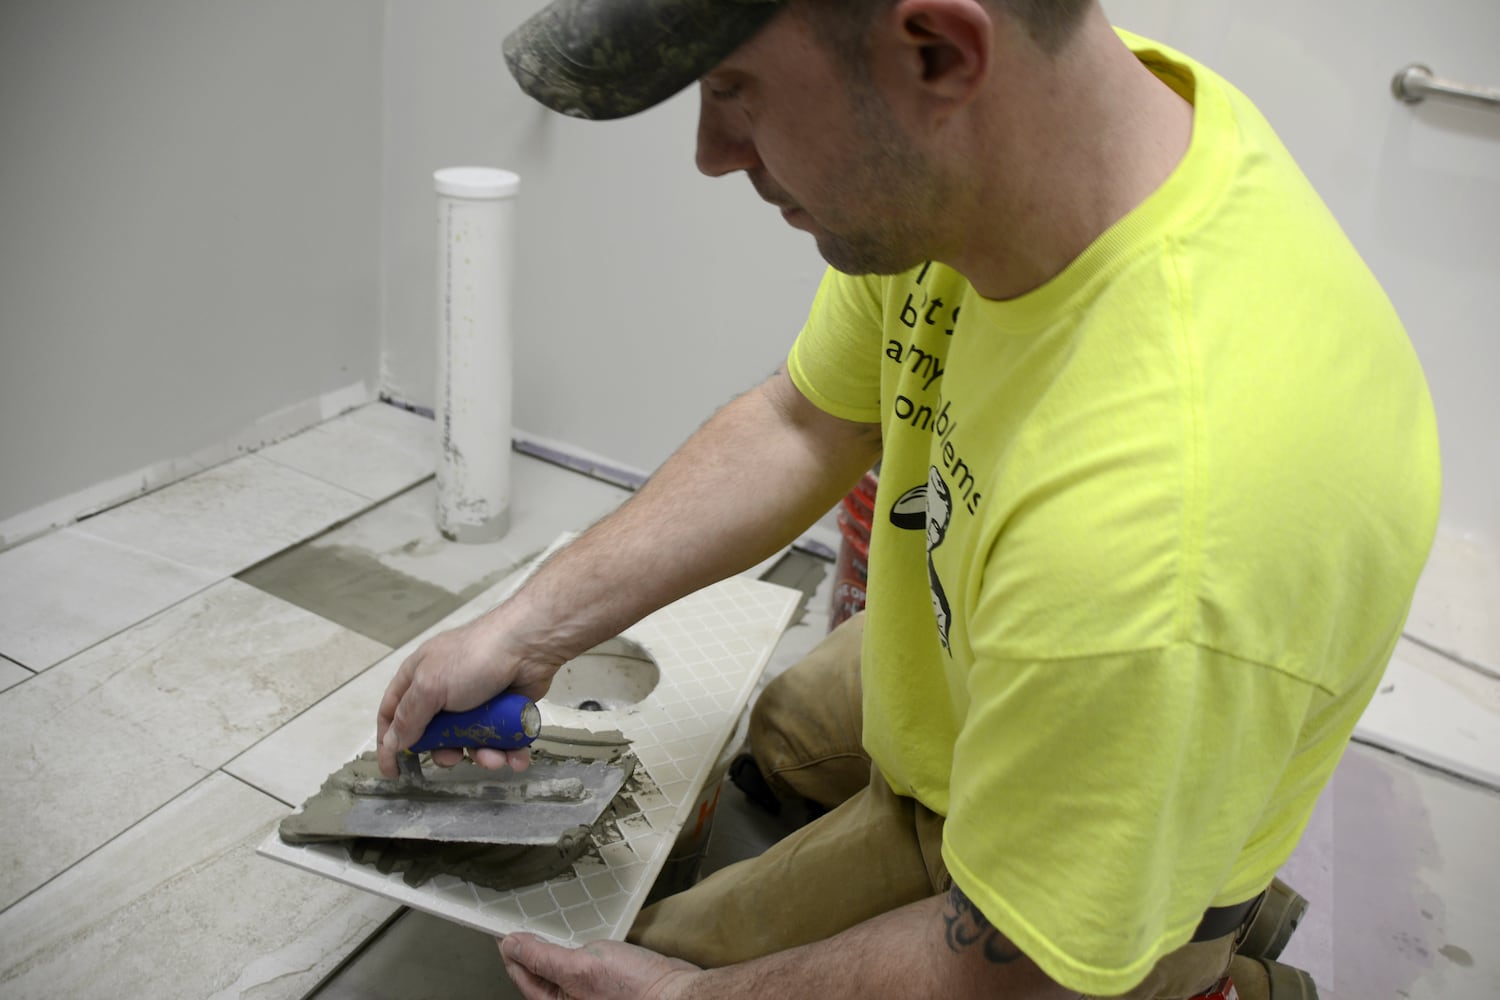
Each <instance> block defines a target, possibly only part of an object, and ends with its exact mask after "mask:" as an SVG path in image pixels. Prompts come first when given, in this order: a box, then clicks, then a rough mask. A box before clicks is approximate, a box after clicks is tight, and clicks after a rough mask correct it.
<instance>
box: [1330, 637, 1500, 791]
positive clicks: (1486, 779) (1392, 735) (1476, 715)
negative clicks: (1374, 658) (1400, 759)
mask: <svg viewBox="0 0 1500 1000" xmlns="http://www.w3.org/2000/svg"><path fill="white" fill-rule="evenodd" d="M1354 735H1355V736H1356V737H1358V738H1359V739H1362V740H1364V741H1366V742H1369V743H1374V744H1376V745H1378V746H1382V747H1385V748H1386V749H1388V750H1394V751H1396V752H1397V753H1400V754H1405V755H1406V756H1408V757H1413V758H1415V759H1417V760H1420V761H1423V762H1425V763H1428V764H1431V765H1433V766H1435V767H1440V768H1442V769H1443V770H1446V771H1451V772H1453V773H1454V774H1459V775H1463V776H1464V777H1467V778H1469V779H1470V780H1473V781H1479V782H1482V783H1484V784H1487V785H1489V786H1490V787H1491V788H1494V787H1500V681H1497V680H1495V679H1494V678H1492V677H1488V676H1485V675H1484V674H1481V673H1479V672H1478V671H1476V670H1473V669H1470V668H1469V667H1465V666H1462V665H1460V664H1457V663H1454V662H1453V661H1451V660H1449V659H1448V658H1447V657H1445V656H1442V655H1441V654H1438V653H1434V652H1432V651H1431V650H1428V649H1424V648H1422V647H1421V646H1418V645H1417V644H1416V643H1414V642H1411V641H1409V640H1406V639H1402V640H1401V641H1400V642H1399V643H1397V645H1396V653H1395V655H1394V656H1392V657H1391V662H1390V665H1389V666H1388V667H1387V668H1386V672H1385V677H1384V678H1383V679H1382V680H1381V682H1380V687H1379V688H1378V689H1376V693H1375V697H1374V698H1373V699H1372V700H1371V702H1370V705H1369V707H1368V708H1366V709H1365V713H1364V715H1362V716H1361V717H1360V720H1359V724H1358V725H1357V726H1355V728H1354Z"/></svg>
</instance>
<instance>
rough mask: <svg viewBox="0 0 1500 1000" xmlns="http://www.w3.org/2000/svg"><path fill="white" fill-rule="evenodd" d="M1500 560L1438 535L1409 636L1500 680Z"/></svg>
mask: <svg viewBox="0 0 1500 1000" xmlns="http://www.w3.org/2000/svg"><path fill="white" fill-rule="evenodd" d="M1496 608H1500V554H1497V553H1495V552H1493V551H1489V550H1487V549H1485V548H1484V547H1482V546H1480V545H1479V544H1478V543H1476V542H1473V541H1470V540H1468V539H1464V538H1459V537H1457V536H1455V535H1451V534H1449V533H1448V532H1446V531H1439V532H1438V535H1437V538H1436V539H1435V540H1434V541H1433V545H1432V555H1431V557H1430V558H1429V559H1428V560H1427V568H1426V570H1425V571H1424V572H1423V573H1422V579H1421V581H1420V582H1419V583H1418V584H1417V593H1416V597H1415V598H1414V599H1413V600H1412V606H1411V614H1410V616H1409V617H1408V618H1407V622H1406V631H1407V634H1408V635H1410V636H1412V637H1414V638H1416V639H1417V640H1418V641H1420V642H1421V643H1422V644H1423V645H1424V646H1429V647H1431V648H1433V649H1436V650H1438V651H1440V652H1443V653H1447V654H1449V655H1451V656H1453V657H1456V658H1457V659H1460V660H1464V661H1467V662H1470V663H1477V664H1480V665H1481V666H1484V667H1487V668H1489V670H1490V671H1491V672H1492V673H1495V674H1500V614H1496V613H1495V609H1496Z"/></svg>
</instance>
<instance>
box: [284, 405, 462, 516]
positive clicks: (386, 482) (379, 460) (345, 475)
mask: <svg viewBox="0 0 1500 1000" xmlns="http://www.w3.org/2000/svg"><path fill="white" fill-rule="evenodd" d="M257 454H258V455H260V456H261V457H262V458H266V459H269V460H271V461H272V462H276V463H277V464H279V465H284V466H287V467H288V468H292V469H296V470H298V471H299V472H305V473H307V474H308V475H309V476H313V477H314V478H317V479H321V480H323V481H324V482H326V483H331V484H333V485H334V486H339V487H342V488H343V489H346V490H349V491H350V492H352V493H358V494H359V495H360V496H362V497H365V498H367V499H370V500H381V499H384V498H385V497H388V496H391V495H392V494H395V493H399V492H400V491H401V490H404V489H406V488H407V487H409V486H411V485H413V484H414V483H417V482H419V481H420V480H422V479H425V478H427V477H428V476H431V475H432V474H433V472H434V471H435V470H436V468H437V455H438V444H437V433H436V425H435V424H434V423H433V421H431V420H429V419H427V418H426V417H419V416H417V415H416V414H415V413H411V412H408V411H407V410H403V409H401V408H400V407H398V406H391V405H390V404H388V403H370V404H368V405H366V406H362V407H360V408H359V409H357V410H351V411H350V412H348V413H345V414H343V415H342V416H338V417H334V418H333V419H332V420H328V421H325V422H323V423H321V424H318V425H317V426H316V427H312V428H310V429H308V430H306V431H303V432H302V433H301V434H298V435H296V436H295V437H291V438H288V439H287V440H285V441H282V442H280V443H278V444H274V445H271V446H270V447H268V448H263V449H261V450H260V451H259V452H257Z"/></svg>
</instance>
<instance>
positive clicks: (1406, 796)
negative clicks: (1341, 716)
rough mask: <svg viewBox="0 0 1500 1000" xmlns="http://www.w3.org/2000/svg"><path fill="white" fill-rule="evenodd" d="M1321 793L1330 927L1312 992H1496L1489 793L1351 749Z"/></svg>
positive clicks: (1479, 996) (1465, 996)
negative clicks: (1328, 828) (1328, 800)
mask: <svg viewBox="0 0 1500 1000" xmlns="http://www.w3.org/2000/svg"><path fill="white" fill-rule="evenodd" d="M1326 794H1331V796H1332V799H1333V879H1332V885H1333V914H1332V916H1333V920H1334V927H1333V962H1332V967H1333V971H1332V974H1331V977H1330V978H1328V979H1326V980H1323V981H1320V982H1319V983H1318V986H1319V993H1320V996H1321V997H1322V998H1323V1000H1366V998H1369V997H1382V998H1385V997H1392V998H1410V1000H1428V998H1431V1000H1491V998H1493V997H1497V996H1500V950H1497V949H1496V948H1495V947H1494V942H1495V941H1496V940H1500V881H1497V875H1496V872H1497V868H1496V865H1495V847H1494V839H1495V838H1494V832H1495V830H1497V829H1500V794H1497V793H1495V792H1493V791H1490V790H1488V789H1484V788H1480V787H1478V786H1476V785H1473V784H1470V783H1468V782H1464V781H1459V780H1456V779H1454V778H1450V777H1448V776H1447V775H1444V774H1439V773H1437V772H1435V771H1432V770H1430V769H1428V768H1425V767H1422V766H1421V765H1418V764H1414V763H1412V762H1410V761H1407V760H1403V759H1402V758H1400V757H1397V756H1394V755H1392V754H1388V753H1385V752H1383V751H1380V750H1376V749H1372V748H1369V747H1362V746H1354V747H1351V748H1350V749H1349V752H1348V753H1346V754H1345V755H1344V759H1343V761H1342V762H1341V763H1340V764H1339V768H1338V771H1337V772H1335V774H1334V780H1333V783H1332V785H1331V786H1330V792H1329V793H1326ZM1298 933H1299V934H1300V933H1301V932H1300V931H1299V932H1298Z"/></svg>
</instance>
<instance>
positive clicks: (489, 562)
mask: <svg viewBox="0 0 1500 1000" xmlns="http://www.w3.org/2000/svg"><path fill="white" fill-rule="evenodd" d="M513 473H514V480H513V483H514V486H515V496H516V497H517V500H516V504H515V509H514V510H513V512H512V513H513V516H514V520H513V524H512V528H511V531H510V532H509V533H508V534H507V535H506V536H505V538H503V539H501V540H500V541H497V542H491V543H486V544H460V543H456V542H451V541H449V540H447V539H445V538H443V537H442V536H441V535H440V534H439V533H438V530H437V526H436V523H435V517H434V511H435V508H436V504H437V488H436V486H435V485H434V484H433V483H432V482H431V481H429V482H426V483H423V484H422V485H420V486H418V487H416V488H414V489H411V490H409V491H407V492H405V493H402V494H401V495H399V496H396V497H393V498H392V499H390V500H388V501H385V502H384V503H381V504H379V505H377V506H376V507H374V508H372V509H371V510H368V511H366V512H364V513H362V514H360V515H359V516H358V517H355V518H353V519H352V520H350V521H349V522H348V523H346V524H342V525H340V526H338V527H336V528H334V529H332V530H330V531H328V532H326V533H324V534H322V535H320V536H318V537H317V538H314V539H312V540H311V541H309V542H307V543H305V544H303V545H298V546H296V547H294V548H291V549H288V550H287V551H285V552H282V553H280V554H278V555H276V556H274V557H272V558H271V559H268V560H266V561H264V562H262V563H260V564H258V565H256V566H254V567H252V568H250V569H249V570H247V571H245V572H244V573H242V574H240V579H242V580H243V581H245V582H246V583H249V584H251V585H252V586H255V587H259V588H261V589H262V590H265V591H266V592H268V593H271V594H275V595H276V596H278V597H280V598H282V599H283V600H286V601H290V602H292V603H293V604H296V605H298V606H299V607H303V608H306V609H307V610H309V611H311V612H313V613H314V614H319V615H322V616H323V617H325V618H328V619H330V620H332V621H336V622H338V623H339V624H341V625H343V626H345V627H346V628H350V629H353V630H354V631H356V632H359V633H361V634H362V635H367V636H370V637H371V638H373V639H375V640H377V641H379V642H384V643H386V644H388V645H392V646H397V645H401V644H402V643H404V642H406V641H407V640H408V639H409V638H411V636H413V635H415V634H416V633H418V632H420V631H422V630H424V629H426V628H427V627H428V626H430V625H431V624H432V623H433V622H435V621H438V620H440V619H442V618H443V617H445V616H446V615H448V614H449V613H451V612H452V611H454V610H456V609H458V608H460V607H462V606H463V605H464V604H465V603H467V602H468V601H469V600H470V599H471V598H473V597H475V596H476V595H478V594H480V593H482V592H483V591H484V590H485V589H486V588H487V587H489V586H491V585H493V584H494V583H495V582H496V581H497V580H500V579H502V578H503V577H504V576H506V575H507V574H509V573H510V572H511V571H513V570H514V569H515V568H516V567H518V566H520V565H524V564H525V562H527V561H528V560H530V559H531V558H533V557H534V556H535V555H536V554H537V553H538V552H539V551H541V549H542V548H543V547H544V546H545V545H547V544H550V543H551V542H552V541H553V539H555V538H556V537H557V536H558V535H559V534H561V533H562V532H564V531H568V530H573V529H577V528H581V527H585V526H587V525H588V524H589V523H591V522H592V521H594V520H595V519H597V518H598V517H599V516H600V515H602V514H604V513H606V512H607V511H609V510H611V509H613V508H614V507H615V506H616V505H617V504H619V503H620V501H621V500H623V499H624V498H625V497H626V496H627V495H628V494H627V493H626V491H624V490H621V489H618V488H616V487H613V486H609V485H606V484H602V483H598V482H596V481H594V480H590V479H586V478H584V477H582V476H579V475H577V474H574V473H571V472H567V471H565V470H562V469H558V468H557V467H555V466H551V465H548V464H546V463H544V462H539V461H537V460H536V459H531V458H527V457H525V456H521V455H516V456H514V467H513Z"/></svg>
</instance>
